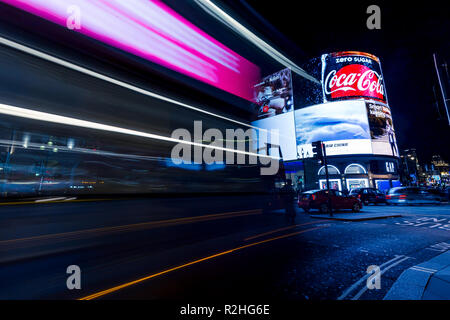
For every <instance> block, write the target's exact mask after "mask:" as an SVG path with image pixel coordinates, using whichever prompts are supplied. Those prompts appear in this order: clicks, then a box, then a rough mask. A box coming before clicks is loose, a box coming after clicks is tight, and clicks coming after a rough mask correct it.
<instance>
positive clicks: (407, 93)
mask: <svg viewBox="0 0 450 320" xmlns="http://www.w3.org/2000/svg"><path fill="white" fill-rule="evenodd" d="M224 2H225V3H226V4H227V5H229V6H230V7H231V8H233V10H238V11H237V12H239V14H240V15H241V16H242V18H244V19H245V20H246V21H248V23H250V24H251V25H252V27H255V28H256V30H257V31H258V32H260V33H261V34H262V35H263V36H265V37H266V38H268V39H271V41H273V42H274V44H275V45H276V46H277V48H279V49H280V50H282V51H284V53H285V54H286V55H288V56H289V57H292V58H293V59H296V60H297V61H299V62H301V61H302V58H303V57H302V58H298V57H300V56H301V54H300V53H299V51H297V50H296V48H295V47H296V46H297V47H299V48H300V50H301V51H302V52H303V53H304V56H306V57H310V58H312V57H314V56H318V55H320V54H322V53H326V52H333V51H341V50H359V51H365V52H369V53H373V54H375V55H377V56H378V57H379V58H380V59H381V64H382V68H383V74H384V78H385V84H386V90H387V95H388V99H389V105H390V107H391V110H392V114H393V120H394V126H395V129H396V132H397V139H398V143H399V147H400V148H401V149H405V148H416V149H417V152H418V156H419V160H420V161H421V162H425V161H429V160H431V156H432V155H433V154H436V153H438V154H441V155H442V156H444V158H446V159H447V160H450V148H449V145H450V126H449V125H448V122H446V119H442V120H439V119H438V113H437V111H436V107H435V105H434V104H433V103H434V101H435V98H434V95H433V88H432V86H433V83H435V81H436V80H435V79H436V75H435V71H434V64H433V56H432V54H433V53H435V52H437V53H438V54H440V55H441V57H443V58H445V59H446V61H447V63H450V41H449V39H450V7H449V4H446V2H444V1H421V2H413V1H409V2H403V1H402V2H401V3H400V1H389V2H373V1H371V2H365V1H333V2H331V1H323V0H321V1H308V2H305V1H288V0H280V1H263V0H245V3H244V2H243V0H229V1H224ZM393 3H398V4H397V5H394V4H393ZM447 3H448V1H447ZM371 4H377V5H378V6H379V7H380V8H381V30H369V29H368V28H367V27H366V20H367V18H368V17H369V15H368V14H367V13H366V9H367V7H368V6H369V5H371ZM245 5H249V6H250V7H251V8H252V9H253V10H254V11H255V12H256V13H257V14H260V15H261V16H262V17H263V18H264V19H265V20H267V22H268V23H270V24H271V25H273V26H274V27H275V28H276V29H277V30H278V31H280V32H281V34H282V35H283V36H285V37H286V39H282V36H281V35H277V34H276V32H274V31H273V30H271V29H270V27H269V26H267V25H265V24H264V22H263V21H261V20H258V19H257V18H255V16H252V14H251V10H250V11H249V8H248V7H247V8H245ZM244 9H245V10H244ZM255 12H253V14H254V13H255ZM274 35H275V36H276V39H274ZM436 84H437V82H436ZM443 116H444V117H446V116H445V114H443Z"/></svg>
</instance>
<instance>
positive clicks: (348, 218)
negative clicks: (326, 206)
mask: <svg viewBox="0 0 450 320" xmlns="http://www.w3.org/2000/svg"><path fill="white" fill-rule="evenodd" d="M353 215H358V214H357V213H356V214H353ZM310 217H311V218H313V219H327V220H338V221H367V220H377V219H386V218H399V217H402V215H401V214H385V215H380V214H374V215H371V216H367V215H366V216H355V217H352V216H341V217H339V214H338V215H334V216H329V215H325V216H323V215H320V216H319V215H310Z"/></svg>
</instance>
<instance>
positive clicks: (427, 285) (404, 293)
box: [384, 251, 450, 300]
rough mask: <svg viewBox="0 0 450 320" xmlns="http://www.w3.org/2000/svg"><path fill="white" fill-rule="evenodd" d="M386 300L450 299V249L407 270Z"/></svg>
mask: <svg viewBox="0 0 450 320" xmlns="http://www.w3.org/2000/svg"><path fill="white" fill-rule="evenodd" d="M384 300H450V251H446V252H445V253H442V254H440V255H438V256H436V257H434V258H432V259H430V260H428V261H426V262H423V263H421V264H419V265H417V266H413V267H411V268H409V269H407V270H405V271H404V272H403V273H402V274H401V275H400V277H398V279H397V281H396V282H395V283H394V285H393V286H392V287H391V289H390V290H389V292H388V293H387V294H386V296H385V297H384Z"/></svg>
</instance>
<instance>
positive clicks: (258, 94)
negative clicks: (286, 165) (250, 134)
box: [252, 68, 297, 161]
mask: <svg viewBox="0 0 450 320" xmlns="http://www.w3.org/2000/svg"><path fill="white" fill-rule="evenodd" d="M292 87H293V86H292V74H291V70H290V69H288V68H286V69H283V70H281V71H279V72H276V73H274V74H272V75H270V76H267V77H265V78H263V79H262V80H261V81H260V82H259V83H258V84H257V85H255V87H254V94H255V101H256V105H257V109H256V110H255V111H256V112H255V115H256V118H257V120H255V121H253V122H252V125H253V126H255V127H258V128H262V129H266V130H274V129H275V130H277V131H278V135H279V145H280V150H281V154H282V157H283V159H284V160H285V161H287V160H295V159H297V149H296V142H295V120H294V112H293V111H294V98H293V88H292Z"/></svg>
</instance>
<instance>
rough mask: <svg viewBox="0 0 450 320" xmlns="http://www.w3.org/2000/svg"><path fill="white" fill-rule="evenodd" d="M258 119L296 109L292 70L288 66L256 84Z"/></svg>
mask: <svg viewBox="0 0 450 320" xmlns="http://www.w3.org/2000/svg"><path fill="white" fill-rule="evenodd" d="M255 101H256V104H257V106H258V110H257V117H258V119H264V118H269V117H272V116H276V115H279V114H283V113H288V112H291V111H293V110H294V95H293V91H292V75H291V70H290V69H288V68H286V69H284V70H281V71H280V72H277V73H274V74H272V75H270V76H267V77H265V78H263V79H262V80H261V82H260V83H258V84H257V85H255Z"/></svg>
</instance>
